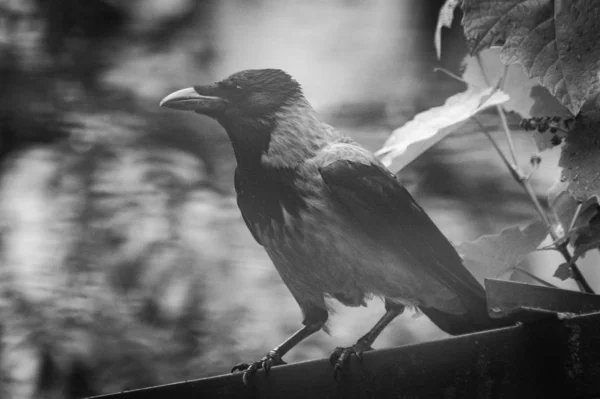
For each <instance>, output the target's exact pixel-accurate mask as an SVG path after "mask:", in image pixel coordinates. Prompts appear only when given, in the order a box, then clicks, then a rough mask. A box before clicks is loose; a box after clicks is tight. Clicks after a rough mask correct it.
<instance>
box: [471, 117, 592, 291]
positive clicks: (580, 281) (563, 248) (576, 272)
mask: <svg viewBox="0 0 600 399" xmlns="http://www.w3.org/2000/svg"><path fill="white" fill-rule="evenodd" d="M498 112H500V114H501V115H504V110H502V108H499V111H498ZM472 119H473V120H474V121H475V122H477V124H478V125H479V127H480V128H481V131H482V132H483V133H484V134H485V135H486V136H487V138H488V139H489V140H490V141H491V143H492V145H493V146H494V149H495V150H496V152H498V155H500V158H501V159H502V162H503V163H504V165H506V167H507V168H508V170H509V172H510V174H511V176H512V177H513V179H514V180H515V181H516V182H517V183H518V184H519V185H520V186H521V187H523V189H524V190H525V192H526V193H527V195H528V196H529V199H530V200H531V202H532V203H533V206H534V207H535V209H536V211H537V212H538V213H539V215H540V217H541V218H542V221H543V222H544V224H546V226H547V227H548V229H549V231H550V236H551V237H552V240H553V241H557V242H560V239H561V238H562V237H560V236H559V235H558V233H557V232H556V230H555V229H554V225H553V223H552V222H551V221H550V218H549V217H548V214H547V213H546V211H545V210H544V207H543V206H542V204H541V203H540V201H539V200H538V198H537V195H536V194H535V192H534V191H533V187H532V186H531V182H530V181H529V179H528V178H527V177H525V175H524V174H523V172H522V171H521V170H520V169H519V166H518V165H517V164H514V163H511V162H510V161H509V160H508V158H507V157H506V155H504V152H502V150H501V149H500V147H499V146H498V143H496V141H495V140H494V138H493V137H492V135H491V134H490V132H489V131H488V130H487V128H486V127H485V126H484V125H483V124H482V123H481V122H480V121H479V120H478V119H477V118H475V117H473V118H472ZM505 129H506V130H505V133H506V134H507V137H509V136H510V135H511V132H510V129H509V128H508V125H505ZM509 149H510V146H509ZM511 154H512V156H513V159H516V153H514V152H513V151H512V150H511ZM563 241H564V242H562V243H561V244H559V245H557V246H556V249H557V251H558V252H560V253H561V254H562V256H563V257H564V258H565V260H566V261H567V263H568V264H569V265H570V267H571V270H572V271H573V278H574V279H575V281H576V282H577V285H578V286H579V289H580V290H581V291H583V292H587V293H592V294H593V293H594V290H593V289H592V287H591V286H590V285H589V284H588V282H587V280H586V279H585V276H583V274H582V273H581V270H580V269H579V267H578V266H577V264H575V262H573V257H572V256H571V254H570V253H569V250H568V249H567V242H566V240H563Z"/></svg>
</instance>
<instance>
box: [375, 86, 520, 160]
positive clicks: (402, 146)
mask: <svg viewBox="0 0 600 399" xmlns="http://www.w3.org/2000/svg"><path fill="white" fill-rule="evenodd" d="M508 98H509V97H508V95H507V94H506V93H504V92H502V91H499V90H494V88H491V87H490V88H487V89H480V88H476V87H473V86H470V87H469V88H468V89H467V91H465V92H462V93H459V94H455V95H454V96H452V97H450V98H448V99H447V100H446V103H445V104H444V105H442V106H440V107H435V108H431V109H429V110H427V111H425V112H421V113H420V114H418V115H416V116H415V117H414V119H413V120H411V121H409V122H408V123H406V124H405V125H404V126H402V127H400V128H398V129H396V130H394V132H393V133H392V135H391V136H390V137H389V138H388V139H387V141H386V142H385V144H384V145H383V147H382V148H381V149H379V150H378V151H377V152H376V153H375V155H377V156H378V157H380V159H381V161H382V162H383V163H384V164H385V165H386V166H388V167H389V168H390V169H392V170H393V171H398V170H400V169H402V168H404V167H405V166H406V165H408V164H409V163H411V162H412V161H413V160H414V159H415V158H417V157H418V156H419V155H421V154H422V153H423V152H425V151H426V150H427V149H428V148H430V147H432V146H433V145H434V144H436V143H437V142H439V141H440V140H441V139H443V138H444V137H446V136H447V135H449V134H450V133H452V132H453V131H455V130H456V129H457V128H458V127H460V126H461V125H463V124H464V123H465V122H466V120H467V119H469V118H470V117H471V116H473V115H475V114H476V113H477V112H479V111H481V110H482V109H484V108H488V107H491V106H494V105H497V104H502V103H503V102H505V101H508Z"/></svg>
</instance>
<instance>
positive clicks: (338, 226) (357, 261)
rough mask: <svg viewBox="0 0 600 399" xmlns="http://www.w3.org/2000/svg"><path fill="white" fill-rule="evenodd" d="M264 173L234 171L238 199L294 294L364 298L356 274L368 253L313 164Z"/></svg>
mask: <svg viewBox="0 0 600 399" xmlns="http://www.w3.org/2000/svg"><path fill="white" fill-rule="evenodd" d="M278 172H279V173H277V174H275V173H273V171H270V172H266V173H264V174H263V175H261V179H250V178H248V177H244V176H240V175H239V174H238V175H237V176H236V188H237V190H238V204H239V206H240V209H241V211H242V214H243V216H244V220H245V221H246V223H247V225H248V228H249V229H250V231H251V232H252V233H253V235H254V236H255V238H256V239H257V241H258V242H259V243H260V244H262V245H263V246H264V248H265V250H266V251H267V253H268V254H269V256H270V257H271V259H272V261H273V263H274V265H275V267H276V268H277V270H278V272H279V274H280V275H281V277H282V278H283V280H284V282H285V283H286V284H287V285H288V286H289V287H290V289H291V290H292V291H293V292H295V293H296V295H300V296H302V295H305V296H306V297H310V296H311V295H312V296H322V295H323V294H324V293H325V294H330V295H331V296H334V297H336V298H338V299H340V300H341V301H342V302H344V303H345V304H347V305H354V306H357V305H360V304H364V297H365V289H364V288H363V287H361V284H360V277H359V276H358V274H359V273H360V271H361V269H362V270H363V271H364V267H363V268H361V263H362V262H363V260H364V255H365V254H364V253H361V252H360V246H358V245H357V237H356V236H354V235H353V234H352V231H351V226H350V225H348V224H347V221H344V218H343V217H342V216H341V215H340V213H339V212H338V210H337V209H336V207H335V206H334V205H333V204H332V203H331V201H330V198H329V194H328V192H327V191H328V190H327V188H326V187H325V186H324V184H323V181H322V179H321V177H320V175H319V173H318V171H317V170H316V169H315V170H314V171H311V170H295V171H294V170H279V171H278Z"/></svg>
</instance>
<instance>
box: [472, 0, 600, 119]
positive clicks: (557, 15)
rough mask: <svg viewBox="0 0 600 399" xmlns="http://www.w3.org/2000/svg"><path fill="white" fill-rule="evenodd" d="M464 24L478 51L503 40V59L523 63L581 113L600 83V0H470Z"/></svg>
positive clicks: (563, 101)
mask: <svg viewBox="0 0 600 399" xmlns="http://www.w3.org/2000/svg"><path fill="white" fill-rule="evenodd" d="M463 13H464V17H463V26H464V30H465V35H466V37H467V42H468V45H469V48H470V50H471V53H472V54H475V53H477V52H479V51H481V50H483V49H485V48H488V47H491V46H493V45H496V44H499V43H503V46H502V62H503V63H505V64H513V63H516V62H519V63H521V64H523V66H524V67H525V70H526V71H527V74H528V75H529V76H530V77H533V78H537V79H538V80H539V81H540V83H541V84H542V85H543V86H544V87H545V88H547V89H548V90H549V91H550V93H552V95H554V96H555V97H556V98H557V99H558V100H559V101H560V102H561V103H562V104H563V105H564V106H565V107H567V108H568V109H569V111H571V112H572V113H573V114H574V115H576V114H577V113H578V112H579V110H580V109H581V107H582V106H583V104H584V102H585V101H586V100H587V99H588V98H591V97H595V96H596V95H597V93H598V88H599V87H600V81H599V77H598V73H599V72H600V65H599V64H598V62H597V60H598V59H599V58H600V29H597V27H596V25H597V21H598V20H600V2H597V1H589V0H572V1H549V0H545V1H544V0H505V1H498V0H465V1H464V2H463Z"/></svg>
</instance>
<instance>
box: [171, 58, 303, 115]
mask: <svg viewBox="0 0 600 399" xmlns="http://www.w3.org/2000/svg"><path fill="white" fill-rule="evenodd" d="M301 99H303V96H302V90H301V88H300V85H299V84H298V82H296V81H295V80H294V79H293V78H292V77H291V76H290V75H288V74H287V73H285V72H283V71H282V70H279V69H250V70H247V71H242V72H238V73H235V74H233V75H231V76H230V77H228V78H227V79H225V80H222V81H220V82H217V83H215V84H212V85H208V86H193V87H189V88H186V89H182V90H178V91H176V92H174V93H171V94H169V95H168V96H166V97H165V98H163V99H162V101H161V102H160V106H161V107H167V108H173V109H178V110H186V111H194V112H196V113H199V114H204V115H207V116H210V117H212V118H215V119H217V120H218V121H219V122H221V123H222V124H223V122H225V123H226V124H227V122H237V123H241V122H243V120H244V119H253V120H256V119H264V120H268V119H270V118H272V117H273V116H274V115H275V113H277V111H278V110H280V109H281V108H282V107H283V106H284V105H291V104H293V103H294V102H296V101H299V100H301Z"/></svg>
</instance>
